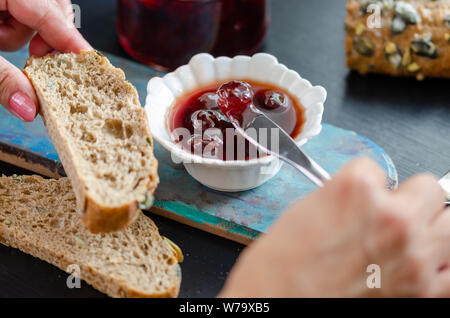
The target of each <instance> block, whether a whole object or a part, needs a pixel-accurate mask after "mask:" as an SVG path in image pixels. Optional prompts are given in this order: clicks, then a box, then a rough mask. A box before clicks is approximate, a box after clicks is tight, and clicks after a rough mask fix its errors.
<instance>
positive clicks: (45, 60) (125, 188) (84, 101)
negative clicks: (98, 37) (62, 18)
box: [24, 51, 159, 233]
mask: <svg viewBox="0 0 450 318" xmlns="http://www.w3.org/2000/svg"><path fill="white" fill-rule="evenodd" d="M24 73H25V74H26V75H27V76H28V78H29V79H30V80H31V82H32V84H33V86H34V88H35V90H36V93H37V96H38V98H39V101H40V107H41V108H40V113H41V115H42V118H43V120H44V123H45V125H46V127H47V130H48V132H49V134H50V137H51V139H52V141H53V143H54V145H55V148H56V150H57V152H58V154H59V157H60V158H61V161H62V164H63V166H64V169H65V171H66V173H67V176H68V177H69V179H70V181H71V183H72V186H73V189H74V191H75V194H76V197H77V207H78V210H79V211H80V213H81V214H82V220H83V223H84V225H85V226H86V227H87V228H88V229H89V230H90V231H91V232H93V233H100V232H112V231H117V230H120V229H122V228H124V227H126V226H128V225H129V224H131V223H132V222H133V221H134V220H135V219H136V217H137V216H138V214H139V207H138V205H139V202H145V203H147V204H151V202H152V200H151V198H152V195H153V192H154V190H155V188H156V186H157V184H158V182H159V179H158V174H157V161H156V159H155V158H154V156H153V141H152V137H151V134H150V131H149V127H148V121H147V117H146V115H145V111H144V109H143V108H142V107H141V105H140V102H139V98H138V94H137V91H136V89H135V88H134V87H133V86H132V85H131V84H130V83H129V82H127V81H126V80H125V74H124V73H123V71H122V70H120V69H118V68H115V67H114V66H112V65H111V63H110V62H109V60H108V59H107V58H106V57H104V56H102V55H101V54H100V53H97V52H94V51H89V52H88V51H84V52H82V53H81V54H78V55H77V54H74V53H67V54H56V55H47V56H44V57H42V58H35V57H32V58H30V59H29V60H28V62H27V65H26V67H25V70H24Z"/></svg>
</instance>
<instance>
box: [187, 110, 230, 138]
mask: <svg viewBox="0 0 450 318" xmlns="http://www.w3.org/2000/svg"><path fill="white" fill-rule="evenodd" d="M185 127H186V128H187V129H189V131H190V132H191V133H202V132H204V131H206V130H207V129H210V128H219V129H225V128H231V127H233V126H232V125H231V123H230V121H229V120H228V118H227V117H226V116H225V115H223V114H222V113H221V111H220V110H219V109H217V110H213V109H199V110H196V111H194V112H193V113H192V114H191V115H190V116H188V117H186V118H185Z"/></svg>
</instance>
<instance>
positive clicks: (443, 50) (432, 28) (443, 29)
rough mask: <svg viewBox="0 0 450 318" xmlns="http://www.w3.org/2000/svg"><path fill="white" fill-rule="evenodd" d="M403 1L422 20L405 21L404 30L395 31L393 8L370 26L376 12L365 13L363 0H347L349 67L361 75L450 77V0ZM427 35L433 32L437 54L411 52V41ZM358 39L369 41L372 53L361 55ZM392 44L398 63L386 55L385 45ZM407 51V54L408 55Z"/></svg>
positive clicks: (421, 77) (346, 21)
mask: <svg viewBox="0 0 450 318" xmlns="http://www.w3.org/2000/svg"><path fill="white" fill-rule="evenodd" d="M398 2H400V1H398ZM402 2H405V3H408V4H411V5H412V6H414V8H416V10H417V13H418V14H419V16H420V22H418V23H416V24H406V27H405V29H404V31H402V32H400V33H398V34H393V33H392V31H391V26H392V21H393V19H394V16H395V14H394V10H393V9H392V8H390V9H385V10H384V11H382V15H381V20H380V21H381V27H380V28H370V27H368V23H367V22H368V19H370V18H371V17H373V16H374V13H373V12H372V13H366V14H363V12H362V11H361V4H362V0H348V1H347V17H346V20H345V27H346V32H347V34H346V38H345V47H346V61H347V66H348V67H349V68H350V69H353V70H356V71H358V72H359V73H361V74H366V73H379V74H389V75H392V76H402V77H416V78H417V79H419V80H421V79H423V78H424V77H444V78H450V44H449V41H450V28H449V26H448V25H446V22H445V17H447V16H448V14H449V13H450V2H449V1H448V0H440V1H429V0H403V1H402ZM393 3H396V2H393ZM426 34H428V35H431V39H432V43H433V45H434V46H435V47H436V49H437V52H438V56H437V57H427V56H422V55H420V54H416V53H414V52H413V51H411V46H412V45H411V43H412V41H414V40H415V39H416V37H423V36H424V35H426ZM446 37H447V38H446ZM356 39H364V40H367V41H369V42H370V43H371V44H372V46H373V54H368V55H367V56H365V55H364V54H360V53H359V52H358V50H357V49H356V47H355V46H356V45H355V43H356ZM389 43H393V44H395V46H396V47H397V49H398V53H399V56H400V58H401V63H400V64H399V65H398V64H396V63H392V61H389V54H386V46H387V45H388V44H389ZM406 54H408V57H407V58H406V57H405V55H406ZM408 60H409V61H408ZM413 63H415V64H413ZM411 64H413V65H411Z"/></svg>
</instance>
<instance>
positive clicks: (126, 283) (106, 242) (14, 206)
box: [0, 176, 182, 297]
mask: <svg viewBox="0 0 450 318" xmlns="http://www.w3.org/2000/svg"><path fill="white" fill-rule="evenodd" d="M0 243H2V244H5V245H7V246H11V247H15V248H18V249H20V250H22V251H24V252H25V253H28V254H31V255H33V256H35V257H38V258H40V259H42V260H44V261H47V262H49V263H51V264H53V265H55V266H57V267H59V268H61V269H62V270H64V271H67V272H71V273H72V271H74V270H75V271H77V268H78V270H79V273H78V274H80V275H81V279H83V280H85V281H86V282H87V283H89V284H90V285H92V286H93V287H95V288H97V289H98V290H100V291H101V292H103V293H106V294H108V295H109V296H112V297H175V296H177V294H178V290H179V286H180V280H181V272H180V270H179V265H178V261H181V260H182V254H181V251H180V250H179V248H178V247H176V246H175V245H174V244H173V243H172V242H171V241H169V240H168V239H166V238H164V237H162V236H160V235H159V232H158V229H157V227H156V226H155V224H154V223H153V222H152V220H150V219H149V218H148V217H146V216H145V215H143V214H142V213H139V214H138V218H137V220H136V222H135V223H134V224H132V225H131V226H129V227H128V228H126V229H125V230H123V231H119V232H115V233H108V234H104V233H102V234H92V233H90V232H89V231H87V230H86V229H85V228H84V227H83V226H81V224H80V218H79V216H78V214H77V212H76V206H75V195H74V193H73V191H72V188H71V185H70V182H69V180H68V179H67V178H61V179H60V180H46V179H43V178H41V177H39V176H13V177H10V178H7V177H0Z"/></svg>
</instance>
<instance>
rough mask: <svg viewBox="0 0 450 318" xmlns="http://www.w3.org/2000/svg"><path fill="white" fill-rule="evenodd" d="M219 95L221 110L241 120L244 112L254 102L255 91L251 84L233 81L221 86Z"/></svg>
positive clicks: (228, 115) (218, 91)
mask: <svg viewBox="0 0 450 318" xmlns="http://www.w3.org/2000/svg"><path fill="white" fill-rule="evenodd" d="M217 96H218V99H217V104H218V106H219V108H220V110H221V111H222V112H223V113H224V114H225V115H226V116H227V117H229V118H230V117H231V118H234V119H237V120H239V121H241V119H242V114H243V113H244V111H245V110H247V109H248V108H249V107H250V105H251V104H252V103H253V97H254V93H253V89H252V87H251V86H250V84H248V83H246V82H242V81H231V82H228V83H225V84H223V85H222V86H220V87H219V89H218V90H217Z"/></svg>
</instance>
